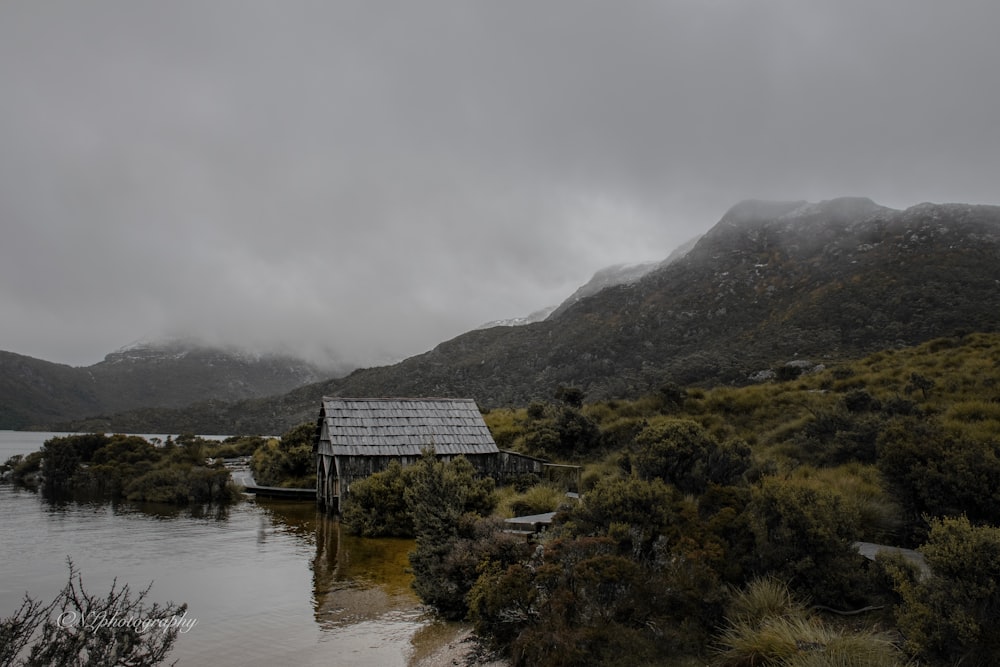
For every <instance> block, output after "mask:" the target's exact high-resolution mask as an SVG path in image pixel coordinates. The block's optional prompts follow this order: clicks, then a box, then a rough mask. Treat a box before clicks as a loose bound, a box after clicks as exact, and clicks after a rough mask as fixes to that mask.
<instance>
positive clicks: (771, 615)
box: [713, 578, 906, 667]
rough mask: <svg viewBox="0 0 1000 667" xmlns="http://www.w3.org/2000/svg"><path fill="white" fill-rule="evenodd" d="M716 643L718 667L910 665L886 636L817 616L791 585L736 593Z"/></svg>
mask: <svg viewBox="0 0 1000 667" xmlns="http://www.w3.org/2000/svg"><path fill="white" fill-rule="evenodd" d="M728 619H729V620H728V624H727V625H726V627H725V629H724V630H723V631H722V633H721V634H720V635H719V637H718V639H717V642H716V659H715V661H714V663H713V664H715V665H717V666H718V667H769V666H773V667H893V666H897V665H898V666H902V665H905V664H906V660H905V658H904V656H903V654H902V652H901V651H900V650H899V649H898V648H897V647H896V645H895V644H894V643H893V642H892V641H891V639H890V637H889V636H888V635H886V634H884V633H880V632H877V631H874V630H866V631H860V632H844V631H842V630H839V629H837V628H834V627H831V626H829V625H827V624H825V623H823V622H822V621H821V620H820V619H818V618H816V617H814V616H811V615H810V614H809V612H808V610H807V608H806V607H805V605H804V604H803V603H802V602H801V601H799V600H796V599H795V598H794V596H792V595H791V593H790V592H789V591H788V587H787V586H786V585H785V584H784V583H783V582H781V581H779V580H777V579H774V578H763V579H756V580H754V581H752V582H750V584H748V585H747V587H746V588H744V589H742V590H740V591H737V592H736V593H734V595H733V598H732V601H731V602H730V605H729V614H728Z"/></svg>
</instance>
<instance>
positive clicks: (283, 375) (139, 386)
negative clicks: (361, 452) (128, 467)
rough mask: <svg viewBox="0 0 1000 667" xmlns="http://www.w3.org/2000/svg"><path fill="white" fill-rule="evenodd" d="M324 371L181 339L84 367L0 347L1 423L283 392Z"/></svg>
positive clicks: (28, 423) (36, 422)
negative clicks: (3, 349)
mask: <svg viewBox="0 0 1000 667" xmlns="http://www.w3.org/2000/svg"><path fill="white" fill-rule="evenodd" d="M330 374H332V373H330ZM328 376H329V374H328V373H325V372H323V371H322V370H321V369H319V368H317V367H315V366H312V365H310V364H308V363H306V362H304V361H301V360H299V359H293V358H291V357H285V356H274V355H264V356H259V355H252V354H248V353H246V352H242V351H239V350H236V349H221V348H217V347H209V346H204V345H198V344H194V343H191V342H187V341H167V342H156V343H143V344H137V345H133V346H130V347H127V348H123V349H121V350H119V351H117V352H113V353H111V354H108V355H107V356H106V357H105V358H104V360H103V361H101V362H99V363H97V364H94V365H92V366H87V367H82V368H74V367H71V366H65V365H62V364H53V363H50V362H47V361H42V360H40V359H33V358H31V357H25V356H22V355H17V354H13V353H10V352H0V428H4V429H18V428H30V427H36V426H44V425H51V424H52V423H53V422H64V421H67V420H73V419H80V418H83V417H93V416H96V415H109V414H112V413H117V412H122V411H126V410H132V409H136V408H140V407H148V406H155V407H159V408H181V407H184V406H187V405H190V404H191V403H197V402H201V401H206V400H218V401H226V402H232V401H239V400H242V399H247V398H254V397H261V396H268V395H273V394H283V393H285V392H287V391H290V390H292V389H294V388H296V387H300V386H302V385H305V384H309V383H313V382H316V381H317V380H320V379H322V378H324V377H328Z"/></svg>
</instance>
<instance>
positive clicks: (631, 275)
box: [476, 237, 700, 329]
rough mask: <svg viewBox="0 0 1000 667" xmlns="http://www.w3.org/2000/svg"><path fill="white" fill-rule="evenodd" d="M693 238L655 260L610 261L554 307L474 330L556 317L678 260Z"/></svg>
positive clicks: (691, 243)
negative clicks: (608, 289) (613, 288)
mask: <svg viewBox="0 0 1000 667" xmlns="http://www.w3.org/2000/svg"><path fill="white" fill-rule="evenodd" d="M698 238H700V237H695V238H694V239H691V240H690V241H688V242H687V243H684V244H683V245H681V246H679V247H678V248H677V249H675V250H674V251H673V252H672V253H670V255H669V256H668V257H667V258H666V259H664V260H662V261H658V262H639V263H636V264H614V265H612V266H607V267H604V268H603V269H599V270H598V271H596V272H595V273H594V275H593V276H592V277H591V278H590V280H588V281H587V282H586V283H584V284H583V285H581V286H580V287H578V288H577V290H576V291H575V292H573V293H572V294H570V295H569V296H568V297H567V298H566V299H565V300H564V301H563V302H562V303H560V304H559V305H558V306H548V307H546V308H542V309H540V310H536V311H535V312H533V313H531V314H530V315H527V316H525V317H514V318H510V319H505V320H493V321H492V322H487V323H486V324H483V325H480V326H478V327H476V328H477V329H489V328H490V327H515V326H523V325H525V324H532V323H534V322H541V321H543V320H546V319H548V318H550V317H559V315H561V314H562V313H563V312H565V311H566V309H567V308H569V307H570V306H572V305H573V304H575V303H576V302H577V301H580V300H581V299H585V298H586V297H588V296H593V295H594V294H597V293H598V292H600V291H601V290H603V289H607V288H608V287H615V286H617V285H631V284H632V283H634V282H636V281H637V280H639V279H640V278H642V277H643V276H645V275H646V274H648V273H650V272H651V271H654V270H656V269H659V268H662V267H664V266H666V265H667V264H670V263H671V262H673V261H675V260H678V259H680V258H681V257H683V256H684V255H686V254H687V252H688V251H689V250H691V248H693V247H694V244H695V243H696V242H697V241H698Z"/></svg>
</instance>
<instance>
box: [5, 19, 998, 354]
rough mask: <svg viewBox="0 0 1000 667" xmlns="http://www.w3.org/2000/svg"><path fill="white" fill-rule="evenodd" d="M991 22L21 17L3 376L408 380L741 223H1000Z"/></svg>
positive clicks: (11, 30)
mask: <svg viewBox="0 0 1000 667" xmlns="http://www.w3.org/2000/svg"><path fill="white" fill-rule="evenodd" d="M998 25H1000V3H997V2H995V0H983V1H979V2H973V1H957V2H947V3H946V2H939V1H936V0H934V1H930V0H928V1H923V0H895V1H885V2H880V1H878V0H863V1H862V0H859V1H853V0H846V1H845V0H829V1H826V0H821V1H816V2H807V1H802V0H786V1H778V0H754V1H751V0H732V1H730V2H726V1H723V0H690V1H670V0H659V1H655V0H645V1H640V0H635V1H629V0H614V1H613V2H609V1H602V2H587V1H585V0H565V1H545V0H531V1H529V0H492V1H490V2H477V1H474V0H454V1H453V2H436V1H428V0H421V1H420V2H412V1H403V2H388V1H384V2H383V1H377V2H376V1H372V0H359V1H358V2H342V1H338V0H316V1H310V2H305V1H298V0H280V1H279V0H274V1H272V2H260V1H256V0H231V1H227V2H223V1H214V0H191V1H185V0H171V1H170V2H159V1H154V0H146V1H142V0H103V1H102V0H87V2H80V1H79V0H44V1H40V0H3V1H2V2H0V225H2V227H0V229H2V232H3V235H2V240H0V349H4V350H8V351H13V352H17V353H19V354H26V355H30V356H34V357H40V358H43V359H47V360H50V361H57V362H61V363H68V364H72V365H88V364H91V363H94V362H97V361H99V360H100V359H102V358H103V356H104V355H105V354H106V353H108V352H111V351H113V350H115V349H117V348H119V347H121V346H123V345H126V344H128V343H130V342H132V341H134V340H136V339H143V338H146V339H155V338H158V337H161V336H165V335H178V334H193V335H197V336H199V337H202V338H204V339H206V340H208V341H210V342H231V343H238V344H241V345H248V346H252V347H255V348H258V349H271V348H283V349H286V350H290V351H294V352H298V353H301V354H304V355H310V356H314V357H318V356H322V355H324V354H327V353H332V354H335V355H337V356H338V357H339V358H341V359H345V360H350V361H356V362H359V363H362V364H370V363H376V362H379V363H380V362H382V361H384V360H388V359H398V358H402V357H405V356H410V355H412V354H417V353H420V352H423V351H426V350H428V349H430V348H432V347H434V345H436V344H437V343H439V342H441V341H443V340H446V339H449V338H452V337H454V336H456V335H458V334H460V333H463V332H464V331H467V330H469V329H472V328H475V327H476V326H477V325H479V324H481V323H483V322H485V321H488V320H493V319H498V318H506V317H514V316H519V315H526V314H528V313H529V312H531V311H534V310H536V309H538V308H541V307H543V306H546V305H554V304H556V303H558V302H560V301H561V300H562V299H563V298H565V297H566V296H568V295H569V294H570V293H571V292H572V291H573V290H574V289H576V287H578V286H579V285H581V284H582V283H584V282H586V281H587V280H588V279H589V278H590V276H591V275H592V274H593V273H594V272H595V271H596V270H598V269H600V268H603V267H605V266H608V265H612V264H617V263H631V262H639V261H646V260H653V259H662V258H664V257H666V256H667V255H668V254H669V253H670V251H671V250H673V249H674V248H675V247H676V246H678V245H680V244H681V243H683V242H685V241H687V240H688V239H690V238H692V237H694V236H696V235H698V234H701V233H703V232H704V231H706V230H707V229H708V228H709V227H711V226H712V225H713V224H714V223H715V222H717V221H718V219H719V218H720V217H721V216H722V215H723V214H724V213H725V211H726V210H727V209H728V208H729V207H730V206H732V205H733V204H735V203H736V202H738V201H740V200H742V199H747V198H765V199H808V200H814V201H815V200H822V199H829V198H832V197H838V196H846V195H852V196H853V195H857V196H869V197H871V198H873V199H874V200H876V201H877V202H878V203H880V204H884V205H887V206H893V207H896V208H903V207H906V206H909V205H912V204H916V203H919V202H923V201H936V202H945V201H959V202H971V203H993V204H996V203H1000V195H998V193H997V186H998V184H1000V74H998V71H1000V39H997V37H996V29H997V26H998Z"/></svg>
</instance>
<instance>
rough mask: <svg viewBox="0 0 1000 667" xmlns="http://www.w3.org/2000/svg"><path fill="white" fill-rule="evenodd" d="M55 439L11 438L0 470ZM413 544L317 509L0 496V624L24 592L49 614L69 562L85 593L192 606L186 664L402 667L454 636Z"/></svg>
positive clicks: (182, 655)
mask: <svg viewBox="0 0 1000 667" xmlns="http://www.w3.org/2000/svg"><path fill="white" fill-rule="evenodd" d="M52 435H59V434H51V433H27V432H14V431H0V462H3V461H6V460H7V458H8V457H10V456H12V455H14V454H28V453H30V452H32V451H36V450H37V449H39V448H40V447H41V445H42V443H43V442H44V441H45V440H46V439H47V438H49V437H51V436H52ZM412 548H413V543H412V541H409V540H371V539H361V538H355V537H352V536H349V535H347V534H346V533H345V532H344V531H342V530H341V529H340V525H339V523H337V522H336V521H335V520H332V519H330V518H329V517H327V516H325V515H324V514H322V513H321V512H318V511H317V509H316V505H315V504H314V503H313V502H301V501H296V502H289V501H270V500H265V499H260V500H255V499H252V498H249V499H248V500H246V501H245V502H242V503H240V504H238V505H235V506H233V507H230V508H228V509H225V510H221V511H215V510H212V511H208V512H205V511H201V510H191V509H178V508H173V507H170V506H158V505H134V504H119V505H116V506H112V505H110V504H107V503H104V504H93V503H66V504H53V503H50V502H48V501H46V500H44V499H43V498H42V497H41V496H40V495H39V494H36V493H33V492H31V491H26V490H22V489H17V488H14V487H13V486H12V485H10V484H0V617H7V616H10V615H11V614H13V613H14V612H15V611H16V610H17V608H18V607H19V606H20V603H21V600H22V599H23V596H24V594H25V592H28V593H30V594H31V596H32V597H33V598H35V599H41V600H44V601H46V602H48V601H49V600H51V599H52V598H53V597H54V595H55V594H56V593H57V592H58V591H59V590H60V589H61V588H62V587H63V585H64V584H65V583H66V580H67V574H68V569H67V566H66V559H67V557H68V558H72V560H73V563H74V565H75V566H76V568H77V569H79V570H80V572H81V573H82V575H83V585H84V587H85V588H86V590H87V591H88V592H90V593H94V594H103V593H106V592H107V591H108V590H109V589H110V587H111V585H112V582H113V581H114V580H115V578H117V580H118V583H119V584H124V583H127V584H129V585H130V587H131V589H132V590H133V591H136V592H138V591H139V590H141V589H143V588H145V587H146V586H147V585H148V584H149V583H150V582H152V584H153V585H152V589H151V591H150V593H149V595H148V598H147V600H148V601H149V602H166V601H170V600H172V601H174V602H177V603H181V602H186V603H187V605H188V611H187V619H188V620H189V622H190V620H191V619H196V622H195V623H194V625H193V627H191V628H190V630H189V631H188V632H187V633H185V634H182V635H180V636H179V637H178V640H177V643H176V644H175V647H174V650H173V651H172V652H171V654H170V655H169V659H170V660H177V661H178V665H181V666H182V667H183V666H188V665H206V664H211V665H219V666H228V665H233V666H234V667H235V666H236V665H239V666H241V667H246V666H250V665H273V664H276V663H285V664H293V665H320V664H322V665H359V666H364V665H371V666H373V667H374V666H378V667H383V666H392V665H399V666H405V665H407V664H408V663H409V662H410V661H411V660H414V659H415V658H417V657H420V656H421V655H423V654H426V653H427V652H429V651H431V650H433V649H434V648H435V647H436V645H437V644H440V643H441V642H443V641H444V638H445V637H447V635H448V632H449V631H448V629H447V628H446V627H445V626H443V624H441V623H439V622H437V621H435V620H434V618H433V616H432V615H430V614H429V613H427V612H426V610H425V609H424V608H422V607H421V606H420V603H419V601H418V600H417V598H416V597H415V596H414V594H413V593H412V590H411V588H410V582H411V576H410V575H409V574H408V570H407V568H408V561H407V554H408V552H409V551H410V550H411V549H412Z"/></svg>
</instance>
